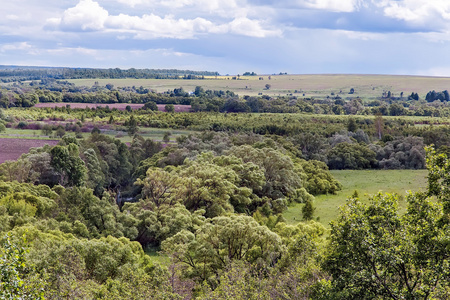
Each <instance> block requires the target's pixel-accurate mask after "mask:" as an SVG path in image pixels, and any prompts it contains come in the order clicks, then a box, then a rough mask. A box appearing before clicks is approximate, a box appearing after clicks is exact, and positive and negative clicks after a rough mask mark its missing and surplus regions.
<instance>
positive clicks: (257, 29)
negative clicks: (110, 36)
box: [46, 0, 282, 39]
mask: <svg viewBox="0 0 450 300" xmlns="http://www.w3.org/2000/svg"><path fill="white" fill-rule="evenodd" d="M167 1H172V2H179V3H178V4H179V5H181V4H186V5H187V4H190V3H194V1H192V0H181V1H179V0H166V2H167ZM202 1H204V2H205V3H206V2H208V1H205V0H202ZM202 1H200V2H202ZM222 2H224V1H220V0H213V1H211V2H210V4H209V7H210V8H214V7H216V6H219V5H220V4H222ZM208 3H209V2H208ZM231 3H233V1H231ZM197 4H198V3H197V2H196V5H197ZM205 5H206V4H205ZM231 6H233V5H231ZM46 26H47V28H53V29H61V30H65V31H103V32H117V33H121V34H122V35H121V37H122V38H123V33H130V34H132V35H133V36H134V37H135V38H138V39H155V38H176V39H189V38H195V37H196V36H198V35H201V34H207V33H217V34H226V33H233V34H239V35H245V36H251V37H258V38H262V37H266V36H273V35H281V33H282V32H281V30H272V29H267V28H265V26H263V22H261V21H259V20H253V19H249V18H247V17H245V16H244V17H242V16H240V17H236V18H234V19H233V20H231V21H229V22H225V23H213V22H212V21H210V20H207V19H205V18H201V17H196V18H193V19H184V18H176V17H175V16H173V15H166V16H164V17H161V16H159V15H156V14H153V13H152V14H144V15H142V16H131V15H129V14H125V13H121V14H119V15H110V14H109V12H108V11H107V10H106V9H104V8H103V7H101V6H100V5H99V4H98V3H97V2H94V1H92V0H80V2H79V3H78V4H77V5H76V6H75V7H72V8H69V9H67V10H65V11H64V13H63V15H62V17H61V18H49V19H47V23H46Z"/></svg>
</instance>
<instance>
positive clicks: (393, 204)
mask: <svg viewBox="0 0 450 300" xmlns="http://www.w3.org/2000/svg"><path fill="white" fill-rule="evenodd" d="M398 200H399V197H398V196H397V195H389V194H388V195H382V194H378V195H376V196H374V197H373V198H372V199H371V201H370V203H369V204H363V203H361V202H359V201H358V200H357V199H350V200H348V203H347V205H346V206H345V207H344V208H342V209H341V214H340V217H339V218H338V220H337V221H336V222H333V223H332V224H331V236H330V237H331V243H330V246H329V254H328V255H327V257H326V259H325V264H324V267H325V269H326V270H328V272H330V275H332V278H333V279H332V281H331V284H332V287H333V288H334V291H335V293H336V294H335V295H336V298H338V299H344V298H345V299H373V298H383V299H430V298H433V299H435V298H447V297H448V296H449V294H448V293H449V288H450V268H449V266H450V265H449V258H450V252H449V250H448V248H447V245H448V236H449V233H450V231H449V228H448V227H441V226H439V225H438V222H437V220H440V219H442V217H443V211H442V206H441V205H440V204H439V203H434V202H433V201H432V200H431V199H429V198H427V196H426V194H424V193H415V194H409V195H408V196H407V201H408V208H407V212H406V214H405V215H403V216H402V215H400V214H399V212H398Z"/></svg>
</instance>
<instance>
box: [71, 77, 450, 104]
mask: <svg viewBox="0 0 450 300" xmlns="http://www.w3.org/2000/svg"><path fill="white" fill-rule="evenodd" d="M232 77H233V76H218V77H217V79H216V78H215V77H207V79H204V80H184V79H72V80H68V81H69V82H72V83H74V84H76V85H78V86H93V85H94V82H96V81H98V82H99V84H100V85H106V84H108V83H111V84H114V86H116V87H127V86H143V87H144V88H150V89H153V90H155V91H157V92H165V91H167V90H173V89H175V88H180V87H183V89H184V90H185V91H191V92H192V91H194V90H195V87H196V86H201V87H203V88H204V89H205V90H206V89H211V90H225V91H226V90H229V91H232V92H235V93H237V94H239V95H240V96H244V95H250V96H254V95H258V94H259V93H263V94H266V95H270V96H275V95H286V94H291V93H292V94H293V95H297V96H303V94H305V96H306V97H312V96H326V95H330V94H331V93H335V94H336V95H337V94H338V93H340V92H341V91H342V93H341V94H340V95H341V96H342V97H347V96H352V97H369V98H371V97H380V96H381V94H382V93H383V91H391V92H392V93H394V95H396V96H399V94H400V93H401V92H403V93H404V96H407V95H408V94H411V93H412V92H416V93H419V94H420V95H421V96H422V97H424V96H425V94H426V93H427V92H428V91H430V90H436V91H443V90H446V89H448V87H449V86H450V78H446V77H426V76H400V75H357V74H350V75H348V74H345V75H344V74H325V75H320V74H318V75H270V77H271V79H270V80H269V79H268V78H269V75H257V76H240V77H239V78H240V79H239V80H233V79H232ZM259 77H262V78H263V80H259ZM266 84H269V85H270V89H269V90H267V89H266ZM350 88H354V89H355V94H353V95H348V92H349V90H350ZM295 90H297V93H294V92H295Z"/></svg>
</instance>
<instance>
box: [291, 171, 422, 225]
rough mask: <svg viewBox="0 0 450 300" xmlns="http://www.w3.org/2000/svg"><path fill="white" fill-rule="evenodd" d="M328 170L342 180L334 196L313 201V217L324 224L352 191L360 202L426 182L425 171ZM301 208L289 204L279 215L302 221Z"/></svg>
mask: <svg viewBox="0 0 450 300" xmlns="http://www.w3.org/2000/svg"><path fill="white" fill-rule="evenodd" d="M331 173H332V174H333V176H334V177H335V178H336V179H337V180H339V182H341V183H342V185H343V189H342V191H340V192H338V193H337V194H336V195H320V196H318V197H316V200H315V207H316V211H315V217H318V220H319V221H320V222H321V223H322V224H323V225H325V226H327V227H329V223H330V221H332V220H335V219H336V218H337V216H338V213H339V206H342V205H344V204H345V201H346V199H347V198H348V197H350V196H351V195H352V194H353V193H354V191H355V190H356V191H357V192H358V194H359V197H360V199H361V200H362V201H367V200H368V199H369V197H370V196H371V195H374V194H376V193H378V192H380V191H382V192H384V193H397V194H399V195H402V196H404V195H406V193H407V191H408V190H412V191H419V190H425V188H426V184H427V181H426V176H427V170H363V171H359V170H333V171H331ZM399 206H400V209H401V210H404V209H405V207H406V201H405V200H404V199H402V200H401V201H400V203H399ZM302 207H303V205H302V204H295V205H293V206H291V207H289V209H288V210H287V211H286V212H285V213H284V214H283V216H284V217H285V218H286V220H287V222H288V223H290V224H295V223H297V222H299V221H301V220H302V213H301V209H302Z"/></svg>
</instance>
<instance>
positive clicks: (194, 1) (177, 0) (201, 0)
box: [160, 0, 245, 13]
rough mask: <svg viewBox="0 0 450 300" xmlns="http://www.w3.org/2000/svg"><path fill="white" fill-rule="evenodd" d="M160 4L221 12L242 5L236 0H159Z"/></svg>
mask: <svg viewBox="0 0 450 300" xmlns="http://www.w3.org/2000/svg"><path fill="white" fill-rule="evenodd" d="M160 3H161V5H164V6H167V7H170V8H181V7H187V6H192V7H195V8H196V9H199V10H201V11H208V12H215V13H221V12H224V11H228V13H230V10H234V9H237V8H242V7H243V6H245V5H243V4H242V3H241V5H238V4H237V3H236V0H161V1H160Z"/></svg>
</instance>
